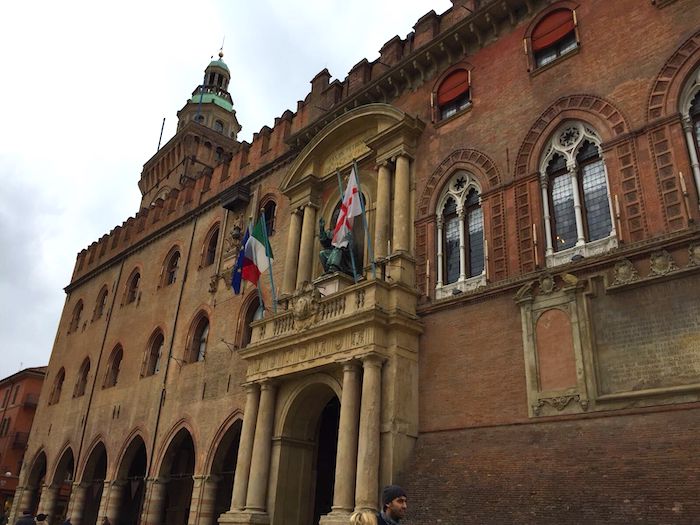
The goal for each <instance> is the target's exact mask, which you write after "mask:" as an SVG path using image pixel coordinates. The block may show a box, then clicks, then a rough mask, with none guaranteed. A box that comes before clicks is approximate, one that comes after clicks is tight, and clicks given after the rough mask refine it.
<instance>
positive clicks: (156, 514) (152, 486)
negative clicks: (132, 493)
mask: <svg viewBox="0 0 700 525" xmlns="http://www.w3.org/2000/svg"><path fill="white" fill-rule="evenodd" d="M147 482H148V487H147V490H146V494H145V496H144V497H147V500H146V501H145V504H144V507H143V514H144V515H143V516H142V517H141V523H143V524H144V525H159V524H160V523H161V522H162V521H163V512H164V511H165V493H166V490H167V488H168V482H167V481H164V480H162V479H160V478H149V479H148V480H147Z"/></svg>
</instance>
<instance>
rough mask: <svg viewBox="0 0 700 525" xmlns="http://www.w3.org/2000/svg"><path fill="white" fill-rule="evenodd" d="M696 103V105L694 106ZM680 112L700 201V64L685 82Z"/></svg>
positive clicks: (685, 184) (685, 183)
mask: <svg viewBox="0 0 700 525" xmlns="http://www.w3.org/2000/svg"><path fill="white" fill-rule="evenodd" d="M694 101H695V104H693V102H694ZM694 106H697V108H696V109H695V113H694V114H691V109H693V107H694ZM678 111H679V112H680V114H681V122H682V125H683V131H684V135H685V141H686V146H687V148H688V156H689V158H690V166H691V171H692V177H693V181H694V182H695V191H696V193H697V196H698V198H699V199H700V160H699V159H700V64H698V65H697V66H696V67H695V69H694V71H693V72H692V73H691V75H690V76H689V77H688V79H687V80H686V81H685V85H684V86H683V89H682V90H681V95H680V97H679V104H678ZM684 179H685V177H683V178H682V179H681V182H682V184H683V185H684V186H686V188H687V182H686V181H685V180H684ZM684 193H686V192H685V191H684Z"/></svg>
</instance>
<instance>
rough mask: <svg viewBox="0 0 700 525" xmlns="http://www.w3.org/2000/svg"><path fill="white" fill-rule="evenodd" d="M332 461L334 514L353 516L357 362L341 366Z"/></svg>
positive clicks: (355, 468) (357, 394) (357, 411)
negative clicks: (333, 462) (336, 430)
mask: <svg viewBox="0 0 700 525" xmlns="http://www.w3.org/2000/svg"><path fill="white" fill-rule="evenodd" d="M341 397H342V399H341V401H340V422H339V425H338V453H337V456H336V460H335V486H334V487H335V488H334V491H333V507H332V508H333V512H347V513H350V512H352V509H353V507H354V503H355V481H356V480H355V477H356V476H355V473H356V470H357V440H358V427H359V416H360V370H359V366H358V364H357V363H356V362H354V361H350V362H348V363H345V364H344V365H343V392H342V395H341Z"/></svg>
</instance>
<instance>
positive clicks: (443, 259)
mask: <svg viewBox="0 0 700 525" xmlns="http://www.w3.org/2000/svg"><path fill="white" fill-rule="evenodd" d="M479 193H480V190H479V186H478V185H477V183H476V180H475V179H474V177H473V176H472V175H471V174H469V173H467V172H465V171H458V172H457V173H455V174H454V175H453V176H452V178H451V179H450V183H449V184H448V185H447V188H446V189H445V191H444V193H443V195H442V197H441V199H440V201H439V203H440V204H439V206H438V212H437V229H438V231H437V277H438V278H437V289H438V297H445V296H446V295H447V294H448V293H454V291H455V290H457V291H466V290H469V289H472V287H475V286H478V285H480V284H482V283H483V282H484V278H485V268H486V266H485V253H484V216H483V212H482V209H481V204H480V198H479Z"/></svg>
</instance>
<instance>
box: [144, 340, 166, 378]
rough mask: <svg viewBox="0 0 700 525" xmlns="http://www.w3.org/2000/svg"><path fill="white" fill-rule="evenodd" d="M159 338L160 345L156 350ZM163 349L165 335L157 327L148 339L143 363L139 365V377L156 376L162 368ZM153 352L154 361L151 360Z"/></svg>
mask: <svg viewBox="0 0 700 525" xmlns="http://www.w3.org/2000/svg"><path fill="white" fill-rule="evenodd" d="M159 338H160V344H159V345H158V347H157V348H156V343H157V342H158V339H159ZM164 348H165V334H164V332H163V330H162V329H161V328H160V327H158V328H156V329H155V330H153V333H152V334H151V337H149V338H148V343H147V344H146V351H145V352H144V356H143V363H142V365H141V377H142V378H144V377H151V376H153V375H156V374H157V373H158V372H159V371H160V368H161V366H162V359H163V349H164ZM154 351H156V352H157V355H156V356H155V361H154V360H153V354H154Z"/></svg>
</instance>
